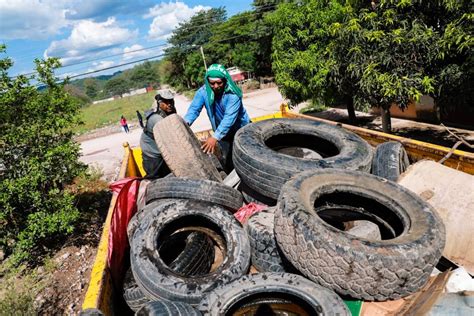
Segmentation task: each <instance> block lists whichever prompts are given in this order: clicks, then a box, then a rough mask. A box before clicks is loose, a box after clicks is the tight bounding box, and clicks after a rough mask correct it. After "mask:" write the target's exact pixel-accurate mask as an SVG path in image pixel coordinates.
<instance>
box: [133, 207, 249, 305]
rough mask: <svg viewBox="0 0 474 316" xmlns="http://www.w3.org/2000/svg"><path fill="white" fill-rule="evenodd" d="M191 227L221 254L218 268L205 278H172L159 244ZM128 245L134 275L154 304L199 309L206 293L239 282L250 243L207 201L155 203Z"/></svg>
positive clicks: (238, 227) (235, 224)
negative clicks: (181, 304) (173, 303)
mask: <svg viewBox="0 0 474 316" xmlns="http://www.w3.org/2000/svg"><path fill="white" fill-rule="evenodd" d="M190 226H194V230H200V231H204V232H207V234H208V235H209V236H210V237H211V238H212V239H213V240H214V242H215V244H217V245H219V246H220V247H219V248H220V249H222V252H223V257H224V259H223V261H222V263H221V264H220V265H219V266H218V267H217V269H215V270H211V272H210V273H208V274H205V275H200V276H193V277H187V276H183V275H181V274H177V273H174V272H172V271H171V270H170V269H169V267H167V266H166V264H165V263H164V261H163V259H162V258H161V256H160V254H159V253H158V251H156V248H157V244H160V242H161V241H160V239H166V236H167V235H168V234H169V233H172V232H173V231H182V230H185V229H186V228H189V227H190ZM196 227H197V228H196ZM190 229H191V228H190ZM132 244H133V247H132V248H131V251H130V261H131V267H132V272H133V275H134V277H135V280H136V282H137V284H138V285H139V286H140V288H141V289H142V291H143V292H144V294H145V295H146V296H147V297H149V298H150V299H152V300H153V299H159V298H163V299H167V300H172V301H181V302H184V303H188V304H198V303H199V301H200V300H201V298H202V295H203V293H204V292H205V291H208V290H212V289H213V288H214V287H216V286H218V285H219V284H222V283H228V282H230V281H232V280H234V279H236V278H239V277H240V276H242V275H243V274H244V273H246V272H247V271H248V269H249V266H250V244H249V240H248V237H247V234H246V232H245V230H244V229H243V227H242V225H241V224H240V223H239V222H238V221H237V220H236V219H235V218H234V216H233V215H232V214H231V213H230V212H229V211H227V210H226V209H225V208H223V207H221V206H218V205H215V204H210V203H205V202H199V201H193V200H184V199H175V200H174V201H173V202H172V203H167V204H159V205H158V207H156V208H154V209H153V210H151V211H150V212H148V213H147V216H146V217H144V218H143V220H142V221H141V223H140V225H139V227H137V229H136V231H135V233H134V234H133V241H132Z"/></svg>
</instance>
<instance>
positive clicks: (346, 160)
mask: <svg viewBox="0 0 474 316" xmlns="http://www.w3.org/2000/svg"><path fill="white" fill-rule="evenodd" d="M309 146H311V149H313V150H314V151H316V152H317V153H318V154H319V155H321V156H322V157H324V158H323V159H315V158H298V157H293V156H289V155H287V154H284V153H282V152H277V150H280V151H281V148H285V147H293V148H294V147H309ZM233 161H234V166H235V170H236V171H237V173H238V174H239V176H240V178H241V179H242V182H245V184H246V185H248V186H249V187H250V188H252V189H254V190H255V191H257V192H258V193H260V194H261V195H264V196H266V197H270V198H272V199H275V200H276V199H277V198H278V195H279V193H280V190H281V187H282V186H283V184H284V183H285V182H286V181H287V180H288V179H289V178H291V177H292V176H293V175H294V174H296V173H298V172H301V171H305V170H312V169H321V168H338V169H347V170H359V171H366V172H369V171H370V164H371V162H372V148H371V147H370V145H369V144H368V143H367V142H366V141H365V140H363V139H362V138H360V137H359V136H357V135H356V134H354V133H352V132H349V131H347V130H345V129H343V128H341V127H338V126H332V125H329V124H325V123H321V122H317V121H312V120H305V119H298V120H295V119H272V120H265V121H259V122H256V123H252V124H249V125H247V126H244V127H242V128H241V129H240V130H239V131H238V132H237V134H236V136H235V141H234V151H233Z"/></svg>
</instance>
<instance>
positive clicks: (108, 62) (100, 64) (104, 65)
mask: <svg viewBox="0 0 474 316" xmlns="http://www.w3.org/2000/svg"><path fill="white" fill-rule="evenodd" d="M114 65H115V62H114V61H112V60H102V61H98V62H93V63H92V67H91V68H89V69H87V71H86V72H91V71H96V70H100V69H104V68H108V67H111V66H114Z"/></svg>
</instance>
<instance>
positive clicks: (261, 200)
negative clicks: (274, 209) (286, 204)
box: [240, 182, 277, 206]
mask: <svg viewBox="0 0 474 316" xmlns="http://www.w3.org/2000/svg"><path fill="white" fill-rule="evenodd" d="M240 190H242V197H243V198H244V202H245V203H247V204H249V203H257V204H264V205H268V206H275V205H276V203H277V201H276V200H275V199H272V198H269V197H266V196H263V195H261V194H260V193H258V192H257V191H255V190H254V189H252V188H250V187H249V186H248V185H246V184H245V183H244V182H241V183H240Z"/></svg>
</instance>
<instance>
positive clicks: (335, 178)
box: [124, 115, 444, 315]
mask: <svg viewBox="0 0 474 316" xmlns="http://www.w3.org/2000/svg"><path fill="white" fill-rule="evenodd" d="M154 135H155V139H156V141H157V144H158V146H159V148H160V150H161V152H162V154H163V156H164V159H165V161H166V162H167V164H168V166H169V167H170V170H171V171H172V172H173V174H174V176H175V177H167V178H164V179H159V180H156V181H154V182H153V183H151V184H150V185H149V187H148V191H147V196H146V201H147V205H146V206H145V208H144V209H142V210H139V211H138V212H137V214H135V216H134V217H133V218H132V220H131V221H130V223H129V226H128V236H129V240H130V246H131V251H130V262H131V270H130V272H129V273H128V275H127V278H126V282H125V286H124V288H125V291H124V297H125V300H126V302H127V303H128V305H129V306H130V308H131V309H132V310H134V311H136V312H137V314H138V315H201V314H203V315H233V314H239V315H240V314H250V315H254V314H258V315H266V314H272V313H274V312H275V311H277V312H281V313H284V314H288V313H289V314H295V315H300V314H307V315H316V314H318V315H319V314H323V315H349V311H348V309H347V307H346V306H345V304H344V303H343V301H342V299H341V298H340V296H339V295H343V296H350V297H353V298H357V299H364V300H387V299H395V298H399V297H403V296H406V295H409V294H411V293H414V292H416V291H417V290H419V289H420V288H421V287H422V286H424V284H425V283H426V282H427V278H428V276H429V274H430V273H431V271H432V269H433V266H434V265H435V264H436V262H437V260H438V259H439V257H440V256H441V251H442V249H443V247H444V227H443V225H442V223H441V221H440V220H439V218H438V217H437V216H436V214H435V213H434V211H433V210H432V209H431V207H430V206H428V205H427V204H426V203H425V202H423V201H422V200H421V199H419V198H418V197H417V196H415V195H414V194H412V193H410V192H408V191H407V190H404V189H403V188H401V187H400V186H398V185H397V184H396V183H394V182H392V181H387V180H386V179H383V178H381V177H378V176H374V175H370V174H369V172H370V171H371V169H372V170H381V171H378V172H381V173H383V172H385V171H386V168H384V167H383V166H380V165H377V163H376V162H375V160H374V157H373V156H374V154H373V149H372V148H371V146H370V145H369V144H367V143H366V142H365V141H364V140H362V139H361V138H359V137H358V136H357V135H355V134H353V133H350V132H347V131H345V130H344V129H342V128H340V127H337V126H331V125H328V124H323V123H319V122H314V121H309V120H288V119H279V120H269V121H262V122H257V123H252V124H250V125H248V126H246V127H244V128H242V129H241V130H240V131H239V132H238V133H237V135H236V137H235V141H234V150H233V162H234V166H235V171H236V172H237V174H238V176H239V177H240V180H241V184H240V186H239V188H238V189H239V190H240V191H241V192H239V191H238V190H236V189H233V188H232V187H230V186H227V185H225V184H223V181H222V176H221V174H220V173H219V172H218V170H217V169H216V167H215V164H214V163H213V162H212V161H211V159H210V157H209V156H207V155H205V154H204V153H203V152H202V151H201V149H200V142H199V141H198V140H197V139H196V138H195V136H194V134H193V133H192V132H191V130H190V129H189V127H188V126H187V125H186V124H185V123H184V122H183V120H182V119H181V118H180V117H179V116H177V115H172V116H169V117H167V118H165V119H164V120H162V121H161V122H160V123H159V124H157V125H156V127H155V130H154ZM395 144H397V143H395ZM302 148H303V149H304V150H302ZM394 148H395V150H396V148H397V147H396V146H391V147H390V148H388V149H387V148H385V149H383V148H382V149H383V150H379V149H378V148H377V149H376V151H375V157H377V156H378V155H379V156H383V159H381V160H380V161H381V164H384V163H386V162H387V159H386V157H385V153H387V152H388V151H390V152H392V151H393V150H394ZM401 149H403V147H401ZM398 150H399V151H400V147H398ZM295 153H296V154H295ZM405 155H406V154H405ZM295 156H296V157H295ZM392 156H393V157H394V158H393V159H389V160H390V163H391V165H392V166H394V165H395V160H396V162H397V163H398V166H399V168H398V169H397V170H396V171H395V169H396V168H392V169H393V170H392V171H391V175H392V176H396V173H397V172H398V173H400V172H401V171H403V169H404V168H406V162H407V160H404V156H403V155H402V154H399V155H398V156H397V155H392ZM392 156H390V157H392ZM394 173H395V175H394ZM381 175H383V174H381ZM229 177H230V176H229ZM226 180H227V179H226ZM227 182H229V181H224V183H227ZM230 182H235V181H230ZM242 195H243V198H244V200H245V202H247V203H249V202H259V203H264V204H267V205H276V206H275V207H270V208H269V209H268V210H267V211H262V212H259V213H257V214H255V215H253V216H252V217H250V219H248V221H247V222H246V224H245V227H243V226H242V225H241V224H240V223H239V222H238V221H237V220H236V219H235V218H234V216H233V213H234V212H235V211H236V210H237V209H238V208H240V207H241V206H242V204H243V201H242ZM277 201H278V202H277ZM358 222H370V223H372V225H373V226H375V229H376V230H377V234H376V235H377V236H378V237H373V236H375V235H370V234H369V235H363V234H362V237H361V235H360V234H358V233H356V232H355V231H356V230H354V228H355V227H354V226H355V224H357V223H358ZM374 224H375V225H374ZM351 227H353V228H351ZM351 229H352V230H351ZM250 265H252V266H253V267H254V268H255V270H256V271H258V273H255V274H248V273H249V271H250V270H251V269H250ZM252 271H254V270H253V269H252ZM336 293H337V294H339V295H337V294H336Z"/></svg>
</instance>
